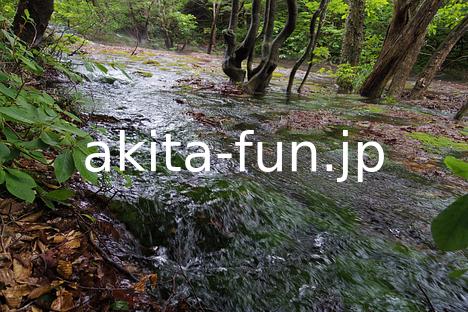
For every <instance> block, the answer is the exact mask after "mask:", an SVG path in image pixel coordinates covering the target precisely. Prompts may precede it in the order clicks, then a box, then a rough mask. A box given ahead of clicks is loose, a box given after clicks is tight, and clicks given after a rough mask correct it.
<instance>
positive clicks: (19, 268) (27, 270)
mask: <svg viewBox="0 0 468 312" xmlns="http://www.w3.org/2000/svg"><path fill="white" fill-rule="evenodd" d="M13 272H14V274H15V280H16V281H26V280H27V279H28V278H29V277H30V276H31V273H32V270H31V266H30V265H29V266H25V264H24V263H21V262H20V261H18V260H17V259H13Z"/></svg>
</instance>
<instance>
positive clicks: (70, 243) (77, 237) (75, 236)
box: [64, 231, 82, 249]
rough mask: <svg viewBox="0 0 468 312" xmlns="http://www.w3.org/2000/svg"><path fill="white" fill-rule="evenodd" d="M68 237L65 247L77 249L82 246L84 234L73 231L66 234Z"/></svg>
mask: <svg viewBox="0 0 468 312" xmlns="http://www.w3.org/2000/svg"><path fill="white" fill-rule="evenodd" d="M65 236H66V238H67V242H65V244H64V247H65V248H68V249H77V248H80V246H81V237H82V234H81V233H80V232H77V231H71V232H70V233H68V234H67V235H65Z"/></svg>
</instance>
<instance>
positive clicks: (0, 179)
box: [0, 169, 5, 184]
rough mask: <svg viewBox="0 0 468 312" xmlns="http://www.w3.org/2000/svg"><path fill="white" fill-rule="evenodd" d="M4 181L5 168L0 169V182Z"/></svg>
mask: <svg viewBox="0 0 468 312" xmlns="http://www.w3.org/2000/svg"><path fill="white" fill-rule="evenodd" d="M3 183H5V170H3V169H0V184H3Z"/></svg>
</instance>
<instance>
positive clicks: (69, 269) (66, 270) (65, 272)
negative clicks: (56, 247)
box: [57, 260, 73, 279]
mask: <svg viewBox="0 0 468 312" xmlns="http://www.w3.org/2000/svg"><path fill="white" fill-rule="evenodd" d="M57 273H58V274H59V275H60V276H61V277H63V278H64V279H70V277H71V276H72V274H73V266H72V264H71V262H70V261H63V260H59V261H58V263H57Z"/></svg>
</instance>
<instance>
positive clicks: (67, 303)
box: [50, 288, 75, 312]
mask: <svg viewBox="0 0 468 312" xmlns="http://www.w3.org/2000/svg"><path fill="white" fill-rule="evenodd" d="M74 307H75V305H74V303H73V296H72V294H71V293H70V292H68V291H66V290H65V289H63V288H60V289H59V290H58V291H57V299H55V300H54V301H53V302H52V305H51V306H50V308H51V309H52V310H54V311H60V312H66V311H70V310H72V309H73V308H74Z"/></svg>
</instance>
